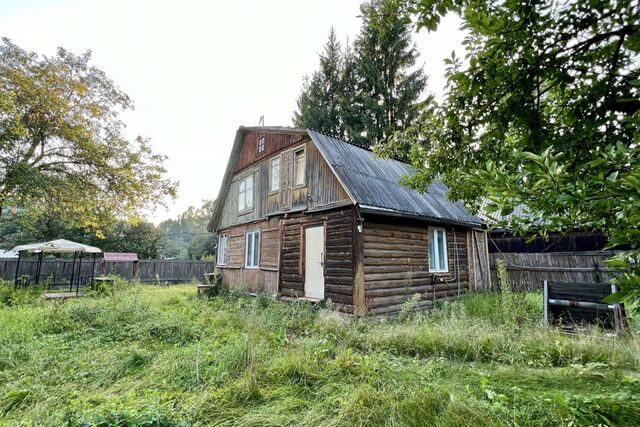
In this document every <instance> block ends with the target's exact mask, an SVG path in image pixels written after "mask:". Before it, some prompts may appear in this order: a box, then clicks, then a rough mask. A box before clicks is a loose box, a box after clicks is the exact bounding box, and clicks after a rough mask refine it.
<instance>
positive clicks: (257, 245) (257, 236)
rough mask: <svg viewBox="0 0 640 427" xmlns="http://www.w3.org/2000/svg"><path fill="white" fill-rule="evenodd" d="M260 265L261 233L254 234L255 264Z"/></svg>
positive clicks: (255, 265)
mask: <svg viewBox="0 0 640 427" xmlns="http://www.w3.org/2000/svg"><path fill="white" fill-rule="evenodd" d="M258 265H260V233H255V234H254V235H253V266H254V267H257V266H258Z"/></svg>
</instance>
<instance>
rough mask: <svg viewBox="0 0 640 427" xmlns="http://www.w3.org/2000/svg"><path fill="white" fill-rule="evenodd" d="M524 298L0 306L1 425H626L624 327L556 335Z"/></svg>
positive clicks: (133, 299) (130, 296) (629, 370)
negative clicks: (516, 315) (518, 315)
mask: <svg viewBox="0 0 640 427" xmlns="http://www.w3.org/2000/svg"><path fill="white" fill-rule="evenodd" d="M527 301H528V303H527V304H526V307H527V308H526V313H527V315H526V316H525V319H524V320H523V322H522V326H521V328H522V330H521V333H519V334H514V333H513V329H512V328H511V327H509V326H505V325H504V323H503V321H504V318H505V317H506V315H507V314H506V313H504V310H506V308H505V307H504V305H503V296H502V295H500V294H471V295H468V296H466V297H464V298H462V299H461V300H460V301H459V302H454V303H451V304H447V305H446V306H443V307H442V308H439V309H435V310H432V311H427V312H417V313H414V314H413V315H412V316H411V317H410V318H407V319H405V320H402V321H400V320H398V319H396V320H395V321H387V320H384V319H366V320H358V319H350V318H346V317H342V316H340V315H337V314H336V313H331V312H327V311H323V310H314V309H312V308H311V306H310V305H309V304H306V303H283V302H280V301H276V300H271V299H269V298H260V299H256V298H251V297H244V296H240V295H237V294H225V295H221V296H218V297H214V298H211V299H207V300H204V299H197V298H196V297H195V293H194V289H193V286H192V285H185V286H172V287H152V286H126V287H123V288H118V289H117V290H116V291H115V292H112V293H109V294H108V295H106V296H104V297H100V298H84V299H81V300H71V301H66V302H65V303H64V304H59V303H51V302H48V303H42V302H41V301H39V302H34V303H33V304H22V305H18V306H11V307H5V308H3V309H2V310H0V324H2V325H3V327H2V328H0V424H7V425H21V424H23V425H74V426H94V425H95V426H98V425H131V426H133V425H166V426H189V425H301V426H305V425H309V426H316V425H332V426H339V425H340V426H341V425H425V424H426V425H436V426H463V425H490V426H499V425H521V426H546V425H597V424H603V423H604V424H607V425H613V424H615V425H622V426H624V425H629V426H631V425H636V424H637V419H638V416H639V414H640V401H639V400H638V398H637V396H638V395H640V380H639V378H640V371H639V369H640V358H638V354H639V350H640V341H639V340H638V336H637V335H636V332H634V333H633V334H630V335H629V336H625V337H608V338H607V337H604V336H603V335H602V334H601V333H600V332H599V331H597V330H594V331H593V332H592V333H591V334H589V335H582V336H569V335H566V334H563V333H560V332H558V331H556V330H554V329H548V328H542V327H539V321H540V319H541V317H542V312H541V311H542V310H541V297H540V295H539V294H530V295H527ZM606 420H609V421H606Z"/></svg>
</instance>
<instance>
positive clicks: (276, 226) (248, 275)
mask: <svg viewBox="0 0 640 427" xmlns="http://www.w3.org/2000/svg"><path fill="white" fill-rule="evenodd" d="M254 230H259V231H260V262H259V264H260V267H259V268H245V242H246V239H245V234H246V233H247V232H248V231H254ZM223 234H224V235H226V236H227V247H226V249H225V264H224V265H218V266H216V272H219V273H221V275H222V283H223V285H224V286H226V287H228V288H230V289H235V290H241V291H246V292H264V293H267V294H269V295H276V294H277V293H278V265H279V262H280V250H279V249H280V222H279V220H278V219H275V218H273V219H270V220H266V221H258V222H253V223H250V224H243V225H239V226H235V227H231V228H227V229H221V230H219V231H218V235H223Z"/></svg>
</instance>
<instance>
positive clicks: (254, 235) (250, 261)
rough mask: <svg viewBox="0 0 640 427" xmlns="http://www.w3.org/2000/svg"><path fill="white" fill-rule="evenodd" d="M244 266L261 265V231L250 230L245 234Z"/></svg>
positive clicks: (254, 266) (256, 266)
mask: <svg viewBox="0 0 640 427" xmlns="http://www.w3.org/2000/svg"><path fill="white" fill-rule="evenodd" d="M244 266H245V267H246V268H258V267H259V266H260V232H259V231H249V232H247V234H246V235H245V245H244Z"/></svg>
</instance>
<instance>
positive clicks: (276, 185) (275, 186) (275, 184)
mask: <svg viewBox="0 0 640 427" xmlns="http://www.w3.org/2000/svg"><path fill="white" fill-rule="evenodd" d="M274 162H278V168H277V171H278V173H277V176H275V179H274V173H273V164H274ZM281 163H282V162H281V160H280V156H278V157H274V158H273V159H271V162H270V163H269V165H270V166H271V167H270V169H269V191H270V192H271V193H277V192H278V191H280V168H281Z"/></svg>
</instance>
